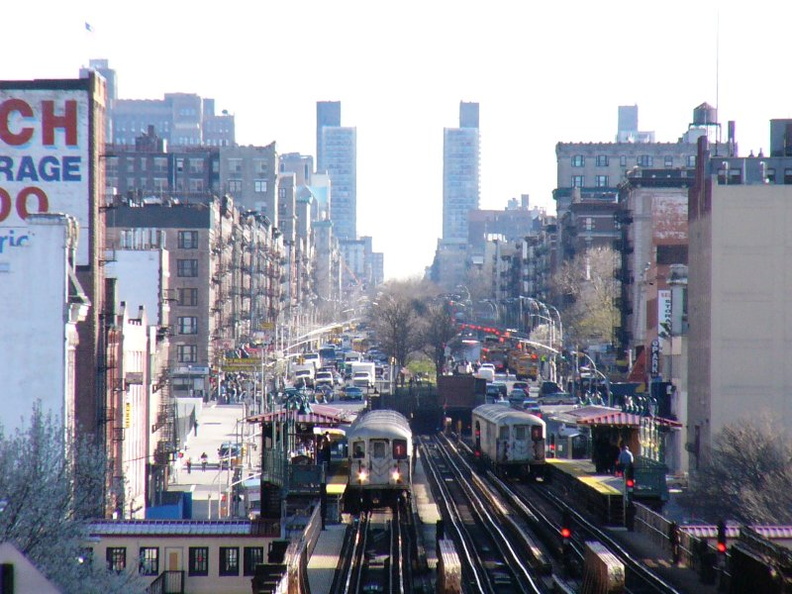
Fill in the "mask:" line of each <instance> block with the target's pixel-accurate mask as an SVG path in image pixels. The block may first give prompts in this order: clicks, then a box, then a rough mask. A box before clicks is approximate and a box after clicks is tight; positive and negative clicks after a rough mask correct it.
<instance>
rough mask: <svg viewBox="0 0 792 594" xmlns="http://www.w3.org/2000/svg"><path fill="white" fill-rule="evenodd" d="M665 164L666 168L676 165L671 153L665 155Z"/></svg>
mask: <svg viewBox="0 0 792 594" xmlns="http://www.w3.org/2000/svg"><path fill="white" fill-rule="evenodd" d="M663 166H664V167H665V168H666V169H671V168H672V167H673V166H674V157H671V156H670V155H667V156H666V157H664V158H663Z"/></svg>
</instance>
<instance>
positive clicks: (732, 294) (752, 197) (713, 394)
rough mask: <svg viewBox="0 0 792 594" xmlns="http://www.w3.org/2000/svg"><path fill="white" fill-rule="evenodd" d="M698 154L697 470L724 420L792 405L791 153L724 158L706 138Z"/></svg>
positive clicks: (693, 408) (694, 273)
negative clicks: (791, 323) (791, 365)
mask: <svg viewBox="0 0 792 594" xmlns="http://www.w3.org/2000/svg"><path fill="white" fill-rule="evenodd" d="M770 144H771V146H779V147H780V146H782V145H784V140H783V139H779V138H777V137H774V138H772V139H771V143H770ZM698 161H699V165H698V167H697V169H696V180H695V185H694V186H693V188H692V189H691V192H690V201H689V204H688V214H689V237H690V239H689V276H688V304H689V305H688V319H689V322H690V327H689V331H688V337H689V355H688V373H689V377H688V391H689V397H688V419H687V423H688V427H687V429H688V450H689V451H690V452H691V460H690V467H691V471H695V470H696V469H697V468H698V467H699V464H700V463H704V462H706V460H707V458H708V455H709V451H710V447H711V444H712V438H713V436H714V435H715V434H716V433H717V432H718V430H719V429H721V428H722V427H723V426H724V425H726V424H731V423H736V422H739V421H740V420H741V419H744V420H750V419H756V418H757V416H759V415H762V414H766V415H769V417H770V418H775V419H787V418H789V415H790V414H791V413H792V401H791V400H790V399H789V397H788V395H789V393H790V391H791V390H792V376H791V375H790V369H789V366H788V365H786V356H787V354H788V353H789V352H791V351H792V332H790V329H789V320H790V319H792V302H791V301H790V300H789V293H790V282H789V275H788V270H789V262H790V259H792V247H791V246H792V243H791V242H790V240H789V224H788V221H789V220H790V217H792V160H791V159H790V158H789V157H786V156H778V157H765V156H753V157H722V156H717V157H716V156H715V155H714V147H712V146H711V145H709V143H708V142H707V141H706V140H705V139H702V140H700V141H699V153H698Z"/></svg>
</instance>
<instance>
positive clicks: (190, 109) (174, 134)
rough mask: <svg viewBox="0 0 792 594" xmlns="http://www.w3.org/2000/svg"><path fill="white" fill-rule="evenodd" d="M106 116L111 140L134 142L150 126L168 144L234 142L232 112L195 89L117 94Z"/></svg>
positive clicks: (234, 132)
mask: <svg viewBox="0 0 792 594" xmlns="http://www.w3.org/2000/svg"><path fill="white" fill-rule="evenodd" d="M102 70H105V71H106V69H104V68H103V69H102ZM109 117H110V120H111V122H112V124H111V125H112V130H113V143H114V144H127V145H134V144H135V138H137V137H138V136H139V135H140V134H143V133H145V132H146V131H148V129H149V126H154V129H155V131H156V132H157V134H158V135H159V136H161V137H162V138H164V139H165V140H166V141H167V142H168V144H169V145H171V146H179V147H186V146H234V145H235V144H236V138H235V136H236V131H235V124H234V116H233V115H230V114H229V113H228V112H226V111H224V112H222V113H221V114H216V113H215V102H214V99H205V98H202V97H200V96H198V95H196V94H194V93H165V96H164V98H163V99H118V98H116V99H115V101H114V102H113V105H112V109H111V110H110V112H109Z"/></svg>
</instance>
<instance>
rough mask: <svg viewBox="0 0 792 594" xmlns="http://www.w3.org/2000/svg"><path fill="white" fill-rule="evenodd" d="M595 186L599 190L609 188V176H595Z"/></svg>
mask: <svg viewBox="0 0 792 594" xmlns="http://www.w3.org/2000/svg"><path fill="white" fill-rule="evenodd" d="M594 185H595V186H596V187H598V188H607V187H608V176H607V175H596V176H594Z"/></svg>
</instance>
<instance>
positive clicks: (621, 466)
mask: <svg viewBox="0 0 792 594" xmlns="http://www.w3.org/2000/svg"><path fill="white" fill-rule="evenodd" d="M632 465H633V454H632V452H631V451H630V447H629V446H628V445H627V444H626V443H624V442H622V444H621V451H620V452H619V458H618V460H617V464H616V466H617V471H618V472H620V473H622V474H623V473H625V472H626V471H627V469H628V468H629V467H630V466H632Z"/></svg>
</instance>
